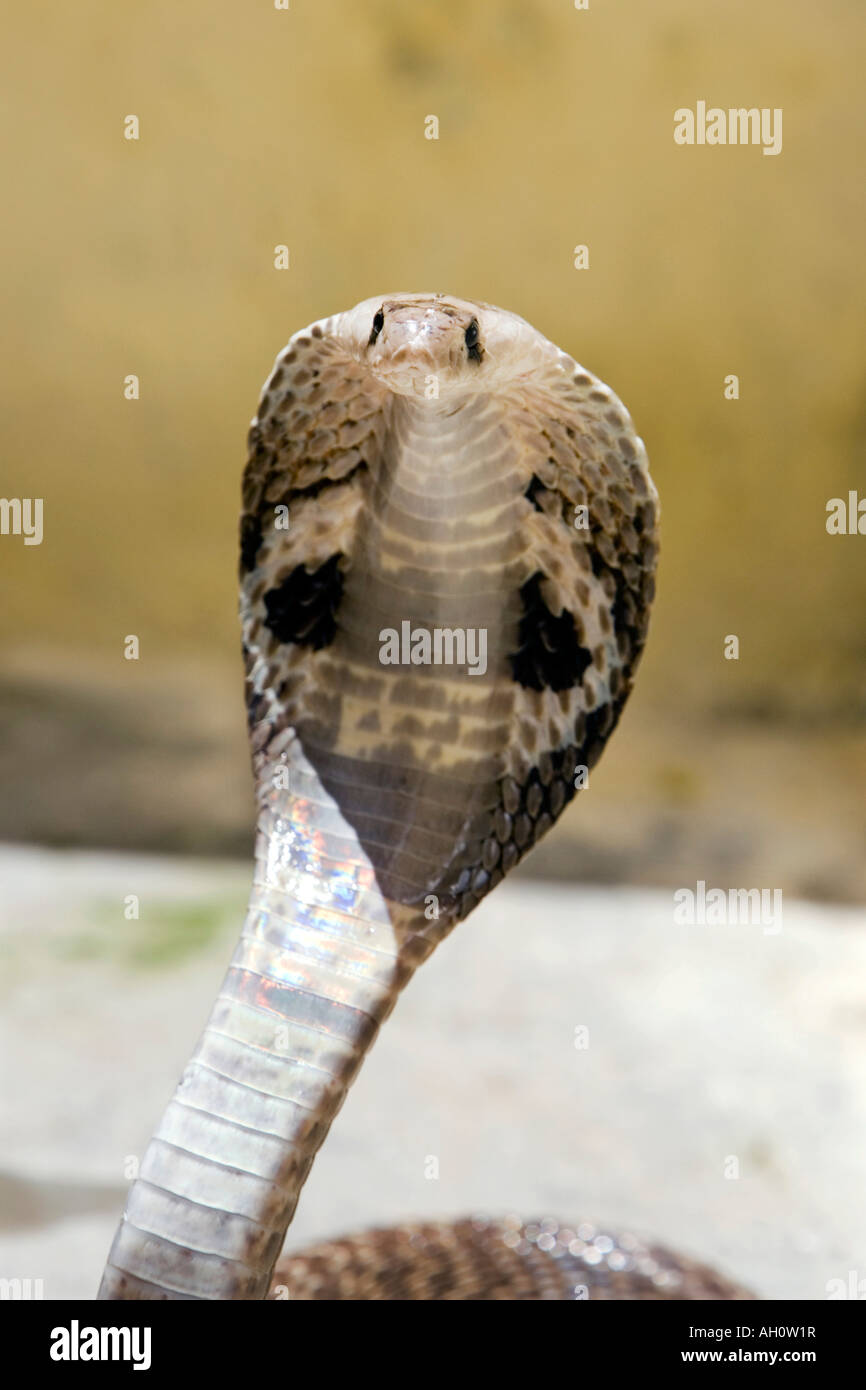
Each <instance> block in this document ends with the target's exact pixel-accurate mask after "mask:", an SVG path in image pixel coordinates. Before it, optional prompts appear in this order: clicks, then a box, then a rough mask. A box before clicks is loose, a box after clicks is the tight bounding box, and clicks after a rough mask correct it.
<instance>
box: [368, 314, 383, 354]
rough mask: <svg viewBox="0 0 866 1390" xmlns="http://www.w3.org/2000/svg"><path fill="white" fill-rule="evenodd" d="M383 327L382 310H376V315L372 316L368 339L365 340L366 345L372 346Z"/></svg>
mask: <svg viewBox="0 0 866 1390" xmlns="http://www.w3.org/2000/svg"><path fill="white" fill-rule="evenodd" d="M384 327H385V314H384V311H383V310H382V309H378V310H377V311H376V313H375V314H374V315H373V329H372V332H371V333H370V336H369V338H368V339H367V343H368V345H369V346H372V344H373V343H375V341H376V339H377V338H378V336H379V334H380V333H381V332H382V329H383V328H384Z"/></svg>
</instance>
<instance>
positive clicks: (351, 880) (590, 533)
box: [100, 294, 723, 1299]
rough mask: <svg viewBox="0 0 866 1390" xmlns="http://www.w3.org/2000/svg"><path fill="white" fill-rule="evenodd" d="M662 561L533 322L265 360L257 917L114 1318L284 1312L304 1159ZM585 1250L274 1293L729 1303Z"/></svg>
mask: <svg viewBox="0 0 866 1390" xmlns="http://www.w3.org/2000/svg"><path fill="white" fill-rule="evenodd" d="M656 553H657V499H656V493H655V489H654V487H653V484H652V481H651V479H650V476H649V472H648V468H647V461H646V454H645V451H644V447H643V444H642V443H641V440H640V439H639V438H638V437H637V435H636V434H635V432H634V430H633V428H632V424H631V421H630V419H629V416H628V413H627V411H626V410H625V409H624V407H623V406H622V404H621V403H620V402H619V401H618V400H617V398H616V397H615V396H614V395H613V393H612V392H611V391H610V390H609V389H608V388H607V387H606V386H604V385H603V384H602V383H601V382H600V381H599V380H597V379H596V378H595V377H594V376H592V375H591V373H589V372H587V371H585V370H584V368H582V367H580V366H578V364H577V363H576V362H574V361H573V360H572V359H571V358H570V357H569V356H567V355H566V354H565V353H564V352H561V351H560V350H559V349H558V348H556V347H555V346H554V345H553V344H552V343H550V342H549V341H548V340H547V339H545V338H544V337H542V335H541V334H540V333H538V332H537V331H536V330H535V329H533V328H532V327H531V326H530V325H529V324H527V323H526V322H524V320H522V319H520V318H517V317H516V316H515V315H513V314H510V313H506V312H505V311H503V310H500V309H495V308H491V307H490V306H488V305H485V304H476V303H470V302H466V301H463V300H459V299H453V298H450V297H445V296H442V295H403V294H400V295H392V296H387V297H385V298H384V299H378V298H377V299H374V300H367V301H365V302H364V303H362V304H359V305H358V306H357V307H356V308H355V309H352V310H350V311H349V312H347V313H344V314H337V315H336V316H334V317H332V318H328V319H324V320H322V321H321V322H318V323H315V324H313V325H312V326H311V327H310V328H308V329H306V330H304V331H303V332H301V333H298V334H296V335H295V337H293V338H292V340H291V341H290V342H289V344H288V346H287V347H286V349H285V350H284V351H283V352H282V353H281V354H280V356H279V357H278V358H277V362H276V365H275V367H274V370H273V373H272V375H271V377H270V379H269V381H268V382H267V384H266V386H265V389H264V392H263V395H262V398H261V401H260V404H259V409H258V413H257V415H256V417H255V419H254V421H253V424H252V428H251V431H250V439H249V461H248V463H247V467H246V471H245V474H244V482H243V513H242V519H241V619H242V627H243V643H244V653H245V659H246V672H247V675H246V691H247V708H248V713H249V726H250V739H251V746H252V756H253V769H254V774H255V781H256V790H257V798H258V808H259V810H258V833H257V850H256V871H255V877H254V884H253V889H252V894H251V898H250V906H249V911H248V914H247V917H246V921H245V923H244V927H243V931H242V933H241V938H240V941H239V944H238V947H237V949H236V951H235V954H234V957H233V960H232V963H231V965H230V967H229V970H228V974H227V975H226V979H225V982H224V984H223V987H222V989H221V991H220V994H219V996H218V998H217V1000H216V1003H215V1004H214V1007H213V1011H212V1013H211V1016H210V1020H209V1022H208V1024H207V1027H206V1029H205V1032H204V1034H203V1036H202V1038H201V1041H200V1042H199V1044H198V1047H197V1049H196V1051H195V1053H194V1055H193V1057H192V1059H191V1061H190V1062H189V1064H188V1066H187V1068H186V1070H185V1072H184V1075H183V1077H182V1079H181V1081H180V1084H179V1085H178V1088H177V1090H176V1093H175V1095H174V1098H173V1099H172V1101H171V1103H170V1104H169V1106H168V1109H167V1110H166V1112H165V1115H164V1116H163V1118H162V1120H161V1122H160V1124H159V1126H158V1128H157V1130H156V1132H155V1134H154V1136H153V1138H152V1140H151V1142H150V1144H149V1146H148V1148H147V1151H146V1153H145V1156H144V1158H143V1160H142V1164H141V1170H140V1176H139V1178H138V1179H137V1180H136V1182H135V1183H134V1184H133V1186H132V1188H131V1190H130V1193H129V1197H128V1200H127V1204H126V1209H125V1212H124V1215H123V1219H122V1221H121V1223H120V1226H119V1228H118V1231H117V1235H116V1237H115V1240H114V1243H113V1245H112V1249H111V1253H110V1256H109V1262H108V1265H107V1268H106V1271H105V1275H104V1278H103V1283H102V1286H101V1290H100V1296H101V1297H105V1298H126V1299H130V1298H131V1299H152V1298H205V1299H256V1298H263V1297H265V1296H266V1295H267V1293H268V1289H269V1286H270V1283H271V1278H272V1272H273V1269H274V1264H275V1261H276V1260H277V1257H278V1256H279V1253H280V1249H281V1247H282V1243H283V1239H284V1236H285V1233H286V1229H287V1226H288V1223H289V1221H290V1220H291V1216H292V1213H293V1211H294V1208H295V1205H296V1202H297V1199H298V1194H299V1192H300V1189H301V1186H302V1184H303V1181H304V1179H305V1177H306V1175H307V1172H308V1170H309V1168H310V1164H311V1163H312V1160H313V1157H314V1155H315V1153H316V1151H317V1149H318V1148H319V1146H320V1144H321V1143H322V1140H323V1139H324V1137H325V1135H326V1133H327V1130H328V1127H329V1125H330V1122H331V1120H332V1119H333V1117H334V1115H335V1114H336V1112H337V1110H338V1109H339V1107H340V1104H341V1103H342V1101H343V1098H344V1096H345V1094H346V1091H347V1088H348V1086H349V1085H350V1083H351V1081H352V1079H353V1077H354V1075H355V1073H356V1072H357V1070H358V1067H359V1066H360V1063H361V1061H362V1059H363V1056H364V1054H365V1053H366V1051H367V1049H368V1048H369V1047H370V1045H371V1043H372V1042H373V1039H374V1037H375V1035H376V1033H377V1030H378V1028H379V1025H380V1024H381V1022H382V1021H383V1020H384V1019H385V1018H386V1017H387V1015H388V1014H389V1012H390V1011H391V1009H392V1008H393V1006H394V1004H395V1002H396V1000H397V997H398V995H399V993H400V991H401V989H402V988H403V987H404V985H405V984H406V983H407V981H408V980H409V979H410V977H411V975H412V974H413V972H414V970H415V969H416V968H417V966H418V965H420V964H421V962H422V961H423V960H424V959H425V958H426V957H427V956H428V955H429V954H430V952H431V951H432V950H433V948H434V947H435V946H436V945H437V943H438V942H439V941H441V940H442V938H443V937H444V936H445V935H446V934H447V933H448V932H449V931H450V930H451V928H452V927H453V926H454V925H455V923H456V922H457V921H458V920H460V919H461V918H463V917H465V916H466V915H467V913H469V912H471V910H472V908H473V907H474V906H475V905H476V904H477V903H478V902H479V901H480V899H481V898H483V897H484V896H485V895H486V894H487V893H488V892H489V891H490V890H491V889H492V888H494V887H495V886H496V884H497V883H498V882H499V881H500V880H501V879H502V877H503V875H504V874H506V873H507V872H508V870H509V869H510V868H511V867H512V866H513V865H514V864H516V863H517V862H518V860H519V859H520V858H521V856H522V855H523V854H525V853H526V851H527V850H528V849H529V848H530V847H531V846H532V845H533V844H534V843H535V841H536V840H537V839H538V838H539V837H540V836H541V835H543V834H544V832H545V831H546V830H547V829H548V828H549V826H550V825H551V824H552V823H553V821H554V820H555V819H556V818H557V816H558V815H559V814H560V813H561V811H562V810H563V808H564V807H565V806H566V805H567V803H568V802H569V801H570V800H571V799H572V797H573V796H574V794H575V790H576V788H577V787H579V786H580V784H581V781H582V779H583V778H584V777H585V772H586V769H588V768H591V767H592V766H593V765H594V763H595V761H596V760H597V758H598V757H599V755H600V753H601V750H602V748H603V746H604V743H605V741H606V739H607V737H608V736H609V735H610V732H611V730H612V729H613V727H614V725H615V724H616V721H617V719H618V717H619V713H620V710H621V709H622V706H623V703H624V701H625V699H626V697H627V695H628V692H629V689H630V687H631V683H632V680H633V677H634V671H635V665H636V662H637V659H638V657H639V655H640V652H641V649H642V647H643V644H644V640H645V636H646V630H647V621H648V615H649V608H650V604H651V600H652V596H653V585H654V571H655V564H656ZM579 1229H580V1228H576V1231H577V1232H578V1233H576V1232H575V1231H569V1232H567V1235H568V1239H567V1240H565V1239H564V1238H563V1237H562V1236H561V1235H560V1234H559V1228H558V1227H550V1226H548V1228H546V1229H545V1228H544V1226H543V1225H541V1226H537V1227H535V1226H533V1227H530V1228H521V1227H519V1226H515V1225H514V1224H511V1225H509V1224H508V1223H507V1222H506V1223H496V1222H483V1221H475V1222H471V1221H470V1222H465V1223H462V1224H461V1223H458V1224H457V1225H456V1226H453V1227H449V1228H446V1227H440V1226H428V1227H412V1228H410V1227H407V1228H405V1229H403V1230H401V1231H398V1232H394V1233H390V1234H389V1233H387V1232H378V1233H373V1234H372V1235H371V1236H367V1237H360V1238H357V1239H355V1241H354V1242H352V1241H347V1242H336V1243H331V1244H329V1245H326V1246H322V1247H318V1248H317V1249H315V1250H313V1251H311V1252H308V1254H307V1255H306V1256H303V1257H295V1258H294V1259H293V1260H291V1261H289V1262H288V1263H287V1264H286V1265H284V1266H281V1267H280V1271H279V1272H278V1275H277V1284H279V1282H280V1278H281V1277H282V1278H284V1279H285V1280H286V1282H287V1285H288V1292H289V1293H290V1294H291V1295H293V1296H295V1297H309V1296H326V1297H327V1296H344V1297H376V1296H378V1297H389V1296H405V1297H460V1296H466V1297H507V1296H513V1297H542V1296H547V1297H549V1296H557V1297H559V1296H562V1297H575V1296H576V1295H575V1294H574V1292H573V1290H574V1288H575V1287H576V1286H581V1287H582V1286H588V1287H589V1294H590V1296H594V1295H595V1296H597V1295H599V1294H600V1295H601V1296H607V1297H610V1296H623V1297H625V1296H632V1297H640V1296H650V1297H665V1296H667V1297H670V1296H679V1297H684V1296H690V1290H691V1296H696V1297H702V1296H704V1297H706V1296H716V1297H718V1296H720V1292H719V1291H720V1290H721V1289H722V1288H723V1285H722V1284H721V1283H720V1282H719V1281H718V1280H716V1282H715V1284H714V1283H713V1280H714V1279H715V1276H712V1275H710V1274H708V1272H706V1271H702V1272H701V1274H700V1278H698V1276H697V1275H696V1274H695V1268H696V1267H690V1266H687V1265H686V1264H684V1263H683V1262H678V1261H677V1259H676V1258H675V1257H668V1256H666V1255H665V1254H664V1253H662V1254H661V1256H660V1257H659V1258H657V1254H658V1252H647V1251H645V1250H644V1249H643V1247H638V1246H637V1245H636V1244H633V1245H631V1246H628V1245H626V1247H623V1246H621V1245H618V1244H617V1241H616V1240H615V1239H614V1238H612V1237H601V1244H600V1245H599V1244H596V1240H597V1239H598V1237H593V1238H592V1239H584V1236H583V1235H581V1234H579ZM527 1230H528V1231H529V1235H527ZM533 1233H534V1234H533ZM585 1234H586V1232H584V1235H585ZM543 1237H546V1239H543ZM635 1251H639V1253H638V1254H636V1253H635ZM533 1252H534V1253H533ZM527 1253H533V1259H534V1260H535V1266H533V1260H532V1259H529V1260H528V1259H527V1258H526V1256H527ZM518 1256H521V1258H522V1263H521V1264H520V1267H519V1270H517V1272H515V1268H516V1267H515V1260H516V1259H517V1258H518ZM542 1256H547V1259H546V1260H545V1259H541V1266H544V1268H545V1269H546V1268H547V1267H548V1266H550V1268H553V1267H556V1268H557V1269H558V1271H559V1272H560V1274H561V1273H562V1272H563V1270H564V1271H565V1275H564V1282H562V1281H560V1284H561V1288H562V1290H563V1291H562V1292H561V1293H553V1294H551V1289H552V1288H554V1286H555V1287H557V1288H559V1287H560V1284H556V1283H555V1281H554V1283H553V1284H552V1283H551V1282H550V1281H551V1278H552V1276H551V1275H550V1274H549V1273H547V1274H544V1275H542V1274H540V1273H537V1277H536V1275H534V1274H532V1269H533V1267H535V1268H536V1272H537V1270H538V1269H540V1268H541V1266H540V1265H538V1259H540V1258H541V1257H542ZM377 1257H378V1260H379V1262H378V1266H377V1264H376V1259H377ZM611 1257H613V1258H611ZM418 1261H420V1264H418ZM557 1261H558V1264H557ZM563 1261H565V1263H563ZM568 1261H571V1262H572V1263H571V1264H570V1265H569V1264H568ZM641 1261H643V1264H642V1265H641ZM507 1268H510V1269H511V1274H510V1275H507V1273H506V1269H507ZM641 1269H643V1273H641ZM377 1270H378V1272H377ZM395 1271H399V1272H396V1273H395ZM647 1271H649V1272H647ZM667 1275H670V1278H667V1277H666V1276H667ZM602 1276H604V1277H602ZM509 1279H510V1285H509ZM642 1281H643V1282H642ZM689 1281H691V1284H689ZM614 1286H615V1287H616V1289H618V1290H619V1292H614V1293H611V1292H610V1290H611V1288H612V1287H614ZM509 1287H510V1290H511V1292H509ZM710 1288H714V1289H715V1290H716V1292H715V1293H710V1294H708V1293H707V1290H708V1289H710ZM699 1289H700V1290H702V1292H701V1291H698V1290H699ZM503 1290H505V1292H503ZM533 1290H534V1292H533ZM604 1290H607V1292H606V1293H605V1292H604ZM675 1290H677V1291H676V1292H675Z"/></svg>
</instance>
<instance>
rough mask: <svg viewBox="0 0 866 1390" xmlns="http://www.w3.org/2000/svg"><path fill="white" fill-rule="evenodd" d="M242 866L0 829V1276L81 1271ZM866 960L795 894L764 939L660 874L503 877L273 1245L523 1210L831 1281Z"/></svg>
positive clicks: (771, 1288)
mask: <svg viewBox="0 0 866 1390" xmlns="http://www.w3.org/2000/svg"><path fill="white" fill-rule="evenodd" d="M248 877H249V870H248V868H247V866H245V865H236V864H228V865H222V866H221V865H217V864H213V863H206V862H203V861H182V860H170V859H156V858H143V857H136V856H132V855H119V854H117V855H109V854H88V853H68V854H64V853H59V852H53V851H43V850H36V849H21V848H18V847H11V846H10V847H7V848H2V847H0V949H2V956H3V962H2V976H0V982H2V983H0V992H2V1006H0V1058H2V1063H0V1066H2V1082H0V1101H2V1116H0V1134H2V1139H0V1277H6V1278H14V1277H19V1278H28V1277H29V1278H31V1279H33V1278H41V1279H43V1280H44V1292H45V1296H46V1297H48V1298H51V1297H64V1296H79V1297H91V1296H92V1295H93V1294H94V1293H95V1290H96V1287H97V1284H98V1281H99V1275H100V1272H101V1267H102V1263H103V1260H104V1257H105V1254H106V1251H107V1248H108V1245H109V1243H110V1240H111V1237H112V1233H113V1230H114V1226H115V1223H116V1220H117V1217H118V1215H119V1213H120V1210H121V1207H122V1203H123V1197H124V1191H125V1185H126V1184H125V1181H124V1175H123V1165H124V1161H125V1159H126V1157H127V1156H128V1155H136V1154H139V1155H140V1154H141V1152H142V1150H143V1148H144V1145H145V1143H146V1141H147V1139H148V1137H149V1135H150V1132H151V1129H152V1128H153V1125H154V1123H155V1121H156V1120H157V1118H158V1116H159V1114H160V1111H161V1109H162V1107H163V1105H164V1104H165V1102H166V1101H167V1099H168V1097H169V1095H170V1093H171V1091H172V1089H173V1086H174V1084H175V1082H176V1080H177V1078H178V1076H179V1074H180V1072H181V1070H182V1068H183V1065H184V1063H185V1061H186V1059H187V1057H188V1055H189V1052H190V1050H191V1049H192V1047H193V1045H194V1043H195V1041H196V1038H197V1036H198V1033H199V1031H200V1029H201V1026H202V1024H203V1022H204V1020H205V1017H206V1015H207V1011H208V1008H209V1005H210V1002H211V999H212V997H213V995H214V992H215V991H216V988H217V986H218V984H219V982H220V979H221V977H222V974H223V971H224V968H225V966H226V964H227V963H228V959H229V955H230V953H231V950H232V946H233V944H234V939H235V937H236V935H237V932H238V930H239V926H240V916H241V913H242V909H243V905H244V901H245V896H246V890H247V884H248ZM129 894H136V895H137V896H138V897H139V900H140V918H139V920H137V921H135V920H130V921H127V920H125V919H124V899H125V898H126V897H127V895H129ZM864 981H866V914H864V913H863V912H862V911H857V910H854V909H849V908H840V907H833V908H822V907H819V906H816V905H815V904H799V903H795V902H794V903H792V902H788V901H787V900H786V902H785V905H784V918H783V927H782V930H781V932H780V933H778V934H772V933H768V932H766V931H765V930H764V929H762V927H761V926H760V925H739V926H734V925H725V926H677V925H675V924H674V921H673V913H672V898H671V893H669V892H668V893H666V892H663V891H660V890H656V889H653V890H646V891H642V890H636V889H608V888H606V889H598V888H587V887H580V886H569V887H565V886H562V885H557V886H553V885H549V884H545V883H543V882H539V881H534V882H527V881H517V882H513V881H512V882H508V883H505V884H504V885H503V886H502V887H501V888H499V889H498V890H497V891H496V893H495V894H494V895H493V896H492V898H491V899H489V900H488V902H487V903H486V904H484V905H483V906H482V907H481V908H480V909H479V910H478V912H477V913H476V914H475V915H473V917H472V918H471V919H470V920H469V921H467V922H466V923H464V924H462V925H461V926H459V927H458V928H457V929H456V931H455V932H454V934H453V935H452V936H451V937H450V938H449V939H448V940H447V941H446V942H445V943H444V944H443V945H442V946H441V947H440V948H439V950H438V951H437V953H436V954H435V955H434V956H433V958H432V959H431V960H430V961H429V962H428V963H427V964H426V965H425V966H424V967H423V968H422V969H421V971H420V972H419V974H418V976H417V977H416V978H415V980H414V981H413V982H412V983H411V985H410V987H409V989H408V991H407V993H406V995H405V996H404V998H403V999H402V1000H401V1002H400V1004H399V1005H398V1008H397V1011H396V1013H395V1014H394V1015H393V1017H392V1019H391V1020H390V1021H389V1023H388V1024H387V1025H386V1027H385V1029H384V1031H383V1036H382V1038H381V1039H380V1041H379V1042H378V1043H377V1045H376V1047H375V1049H374V1051H373V1053H372V1055H371V1057H370V1058H369V1060H368V1061H367V1063H366V1065H365V1068H364V1070H363V1072H362V1074H361V1076H360V1078H359V1080H358V1082H357V1083H356V1085H355V1087H354V1089H353V1091H352V1093H351V1095H350V1096H349V1099H348V1101H347V1102H346V1105H345V1107H344V1109H343V1111H342V1112H341V1114H340V1115H339V1116H338V1117H337V1119H336V1121H335V1124H334V1128H333V1130H332V1133H331V1135H330V1137H329V1139H328V1141H327V1142H326V1145H325V1148H324V1150H323V1151H322V1154H321V1155H320V1157H319V1159H318V1160H317V1162H316V1165H315V1167H314V1169H313V1173H312V1176H311V1178H310V1180H309V1182H308V1184H307V1186H306V1188H305V1189H304V1193H303V1195H302V1198H301V1204H300V1207H299V1210H298V1216H297V1219H296V1221H295V1223H294V1225H293V1227H292V1230H291V1236H290V1244H291V1245H292V1246H297V1245H300V1244H303V1243H305V1242H306V1241H308V1240H310V1239H313V1238H318V1237H320V1236H325V1235H331V1234H336V1233H339V1232H342V1231H347V1230H351V1229H358V1228H362V1227H364V1226H367V1225H370V1224H383V1223H390V1222H394V1221H399V1220H401V1219H403V1218H408V1217H419V1216H421V1217H423V1216H435V1217H444V1216H449V1215H453V1216H456V1215H460V1214H465V1213H467V1212H471V1211H474V1210H479V1211H486V1212H491V1213H500V1212H505V1211H517V1212H520V1213H521V1214H522V1215H524V1216H533V1215H555V1216H558V1217H562V1218H568V1219H569V1220H574V1219H592V1220H595V1221H597V1222H600V1223H606V1224H609V1225H611V1226H617V1227H619V1228H625V1227H630V1228H632V1229H638V1230H639V1231H641V1232H643V1233H647V1234H650V1235H652V1236H655V1237H656V1238H659V1239H661V1240H663V1241H664V1242H665V1243H667V1244H670V1245H672V1246H674V1247H679V1248H681V1249H683V1250H686V1251H688V1252H690V1253H692V1254H694V1255H697V1256H699V1257H701V1258H703V1259H705V1260H708V1261H710V1262H712V1263H714V1264H717V1265H718V1266H719V1267H720V1268H722V1269H724V1270H726V1271H727V1272H729V1273H731V1274H733V1275H735V1276H736V1277H738V1278H739V1279H740V1280H742V1281H743V1282H745V1283H747V1284H750V1285H751V1286H752V1287H753V1288H754V1289H755V1290H756V1291H757V1292H759V1293H761V1294H763V1295H765V1296H776V1297H781V1298H807V1299H808V1298H823V1297H826V1287H827V1281H828V1280H831V1279H841V1280H845V1281H846V1282H847V1281H848V1279H849V1272H850V1271H852V1270H857V1271H859V1276H860V1277H862V1276H863V1274H864V1273H866V1205H864V1202H863V1186H864V1182H863V1178H864V1153H866V984H864ZM581 1027H582V1028H586V1029H588V1043H589V1045H588V1047H581V1048H578V1047H576V1046H575V1036H576V1035H575V1030H576V1029H578V1028H581ZM578 1040H580V1035H578ZM431 1157H432V1158H435V1159H436V1160H437V1163H438V1178H437V1177H431V1176H429V1174H430V1172H431V1170H432V1169H433V1167H434V1165H433V1164H431V1162H430V1159H431ZM733 1160H736V1163H734V1162H733ZM737 1166H738V1170H739V1176H738V1177H731V1176H726V1172H728V1173H731V1172H732V1171H734V1169H735V1168H736V1167H737Z"/></svg>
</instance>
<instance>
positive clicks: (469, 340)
mask: <svg viewBox="0 0 866 1390" xmlns="http://www.w3.org/2000/svg"><path fill="white" fill-rule="evenodd" d="M463 337H464V341H465V343H466V349H467V352H468V354H469V356H470V357H471V358H472V361H473V362H480V361H481V348H480V346H479V343H478V320H477V319H473V320H472V322H471V323H470V325H469V327H468V328H467V330H466V332H465V334H464V335H463Z"/></svg>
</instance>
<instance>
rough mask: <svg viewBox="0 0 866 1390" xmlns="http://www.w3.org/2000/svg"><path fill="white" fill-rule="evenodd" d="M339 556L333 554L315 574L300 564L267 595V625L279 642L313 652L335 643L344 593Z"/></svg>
mask: <svg viewBox="0 0 866 1390" xmlns="http://www.w3.org/2000/svg"><path fill="white" fill-rule="evenodd" d="M340 559H341V556H340V555H339V554H335V555H332V556H331V558H330V560H326V561H325V563H324V564H323V565H320V566H319V568H318V569H317V570H313V572H312V573H310V571H309V570H308V569H307V568H306V566H304V565H298V566H297V568H296V569H293V570H292V572H291V574H290V575H289V576H288V577H287V578H286V579H284V580H283V582H282V584H280V585H279V586H278V587H277V588H275V589H269V590H268V592H267V593H266V594H265V596H264V605H265V612H266V617H265V627H267V628H269V629H270V631H271V632H272V633H273V634H274V636H275V637H276V639H277V641H278V642H297V643H298V644H300V645H301V646H304V647H312V648H313V651H319V650H320V649H321V648H322V647H327V646H328V645H329V644H330V643H331V642H333V640H334V637H335V635H336V632H337V619H336V613H337V609H338V607H339V605H340V599H341V598H342V596H343V575H342V572H341V570H340Z"/></svg>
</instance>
